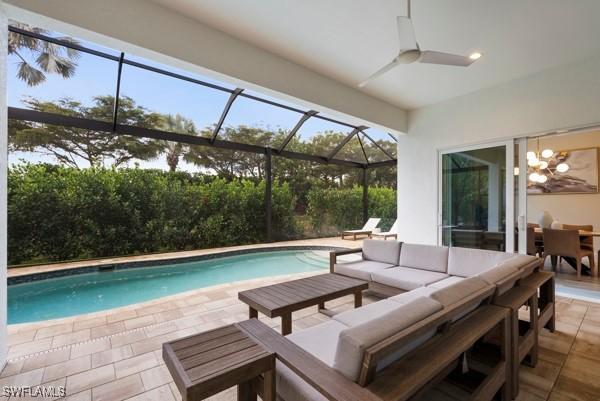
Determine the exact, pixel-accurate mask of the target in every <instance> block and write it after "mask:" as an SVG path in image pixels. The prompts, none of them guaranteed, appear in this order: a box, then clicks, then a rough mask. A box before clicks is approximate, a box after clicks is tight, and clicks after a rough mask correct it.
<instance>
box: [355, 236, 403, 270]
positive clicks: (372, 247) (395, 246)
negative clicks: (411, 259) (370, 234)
mask: <svg viewBox="0 0 600 401" xmlns="http://www.w3.org/2000/svg"><path fill="white" fill-rule="evenodd" d="M401 245H402V244H401V243H400V242H398V241H379V240H376V239H366V240H364V241H363V245H362V254H363V259H364V260H373V261H375V262H381V263H390V264H392V265H395V266H398V258H399V257H400V246H401Z"/></svg>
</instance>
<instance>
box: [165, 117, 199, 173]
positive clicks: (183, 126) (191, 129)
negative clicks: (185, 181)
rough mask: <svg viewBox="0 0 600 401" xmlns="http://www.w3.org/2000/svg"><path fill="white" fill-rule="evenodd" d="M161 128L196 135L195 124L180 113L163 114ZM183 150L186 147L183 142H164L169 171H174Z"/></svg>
mask: <svg viewBox="0 0 600 401" xmlns="http://www.w3.org/2000/svg"><path fill="white" fill-rule="evenodd" d="M163 129H164V130H165V131H169V132H175V133H177V134H188V135H196V126H195V125H194V122H193V121H192V120H190V119H187V118H185V117H183V116H182V115H180V114H176V115H171V114H167V115H166V116H164V123H163ZM185 150H186V147H185V145H184V144H183V143H179V142H167V143H166V144H165V154H166V158H167V165H168V166H169V170H170V171H175V170H176V169H177V165H178V164H179V159H180V157H181V155H182V154H183V153H184V151H185Z"/></svg>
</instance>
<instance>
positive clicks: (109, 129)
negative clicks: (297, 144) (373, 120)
mask: <svg viewBox="0 0 600 401" xmlns="http://www.w3.org/2000/svg"><path fill="white" fill-rule="evenodd" d="M8 118H10V119H15V120H21V121H31V122H37V123H41V124H50V125H62V126H65V127H72V128H82V129H87V130H92V131H97V132H104V133H109V134H111V135H131V136H136V137H139V138H152V139H159V140H162V141H171V142H178V143H187V144H190V145H200V146H212V147H215V148H219V149H231V150H239V151H242V152H249V153H256V154H265V153H266V152H267V150H266V149H267V148H266V147H264V146H259V145H250V144H246V143H238V142H231V141H223V140H219V139H217V140H215V141H214V142H212V143H211V141H210V138H205V137H201V136H194V135H188V134H177V133H175V132H167V131H161V130H158V129H152V128H143V127H134V126H131V125H123V124H117V130H116V132H115V131H113V125H112V122H107V121H99V120H90V119H87V118H79V117H72V116H68V115H63V114H55V113H46V112H41V111H36V110H29V109H21V108H17V107H9V108H8ZM275 155H276V156H280V157H285V158H287V159H294V160H305V161H308V162H312V163H321V164H334V165H338V166H345V167H353V168H364V167H366V164H364V163H357V162H353V161H349V160H338V159H332V160H327V159H326V158H325V157H322V156H316V155H309V154H306V153H300V152H292V151H289V150H284V151H283V152H281V153H275ZM375 164H377V163H375ZM392 164H395V162H393V163H392Z"/></svg>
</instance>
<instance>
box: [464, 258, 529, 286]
mask: <svg viewBox="0 0 600 401" xmlns="http://www.w3.org/2000/svg"><path fill="white" fill-rule="evenodd" d="M520 272H521V271H520V270H519V269H518V268H516V267H515V266H514V264H512V263H510V260H508V261H506V262H503V263H500V264H499V265H498V266H494V267H492V268H491V269H488V270H486V271H484V272H483V273H479V274H478V275H476V276H475V277H479V278H480V279H482V280H483V281H485V282H486V283H488V284H494V285H495V284H497V283H498V282H500V281H501V280H504V279H505V278H507V277H510V276H515V275H516V274H518V273H520ZM515 281H516V277H515Z"/></svg>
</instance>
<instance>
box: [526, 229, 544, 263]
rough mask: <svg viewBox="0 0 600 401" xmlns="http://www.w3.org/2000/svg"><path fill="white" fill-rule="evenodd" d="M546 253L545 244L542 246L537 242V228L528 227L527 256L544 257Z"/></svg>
mask: <svg viewBox="0 0 600 401" xmlns="http://www.w3.org/2000/svg"><path fill="white" fill-rule="evenodd" d="M543 253H544V245H543V242H542V244H540V243H539V242H538V241H537V235H536V232H535V227H532V226H531V227H530V226H527V254H528V255H531V256H538V255H540V256H542V255H543Z"/></svg>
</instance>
